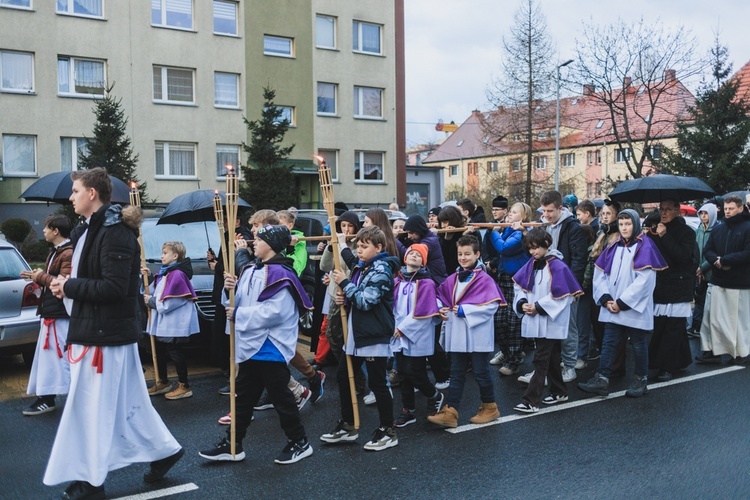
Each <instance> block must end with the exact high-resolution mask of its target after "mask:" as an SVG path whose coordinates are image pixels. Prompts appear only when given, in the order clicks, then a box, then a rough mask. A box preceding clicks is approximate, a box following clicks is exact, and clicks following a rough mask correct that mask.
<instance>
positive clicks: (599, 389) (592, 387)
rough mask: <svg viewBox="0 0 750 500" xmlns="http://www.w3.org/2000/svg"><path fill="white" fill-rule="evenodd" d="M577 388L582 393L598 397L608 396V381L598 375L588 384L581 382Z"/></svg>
mask: <svg viewBox="0 0 750 500" xmlns="http://www.w3.org/2000/svg"><path fill="white" fill-rule="evenodd" d="M578 388H579V389H581V390H582V391H583V392H590V393H592V394H597V395H599V396H609V379H608V378H607V377H602V376H601V375H599V374H598V373H596V374H595V375H594V378H592V379H591V380H589V381H588V382H581V383H580V384H578Z"/></svg>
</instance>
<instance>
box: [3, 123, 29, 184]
mask: <svg viewBox="0 0 750 500" xmlns="http://www.w3.org/2000/svg"><path fill="white" fill-rule="evenodd" d="M0 159H1V160H2V162H0V163H2V166H3V175H5V176H8V177H25V176H33V175H36V136H35V135H12V134H3V157H2V158H0Z"/></svg>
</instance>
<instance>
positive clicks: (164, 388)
mask: <svg viewBox="0 0 750 500" xmlns="http://www.w3.org/2000/svg"><path fill="white" fill-rule="evenodd" d="M171 390H172V384H171V383H170V382H169V381H168V380H159V381H158V382H157V383H155V384H154V385H152V386H151V387H149V388H148V395H149V396H157V395H159V394H166V393H167V392H169V391H171ZM227 394H229V391H227Z"/></svg>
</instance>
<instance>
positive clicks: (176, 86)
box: [153, 66, 195, 104]
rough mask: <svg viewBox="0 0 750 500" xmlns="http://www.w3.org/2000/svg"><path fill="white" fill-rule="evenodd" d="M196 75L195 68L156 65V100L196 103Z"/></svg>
mask: <svg viewBox="0 0 750 500" xmlns="http://www.w3.org/2000/svg"><path fill="white" fill-rule="evenodd" d="M194 77H195V70H193V69H187V68H170V67H167V66H154V85H153V87H154V102H160V103H166V104H194V103H195V95H194V93H193V79H194Z"/></svg>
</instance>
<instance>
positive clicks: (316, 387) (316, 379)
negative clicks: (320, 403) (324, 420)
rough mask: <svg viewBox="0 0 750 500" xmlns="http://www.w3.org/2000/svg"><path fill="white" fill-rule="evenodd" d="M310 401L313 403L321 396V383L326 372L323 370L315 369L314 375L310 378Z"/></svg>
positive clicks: (323, 381)
mask: <svg viewBox="0 0 750 500" xmlns="http://www.w3.org/2000/svg"><path fill="white" fill-rule="evenodd" d="M309 382H310V392H311V393H312V396H311V397H310V402H311V403H315V402H316V401H317V400H319V399H320V398H322V397H323V384H325V382H326V374H325V373H323V372H319V371H316V372H315V375H313V377H312V378H311V379H310V381H309Z"/></svg>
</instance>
